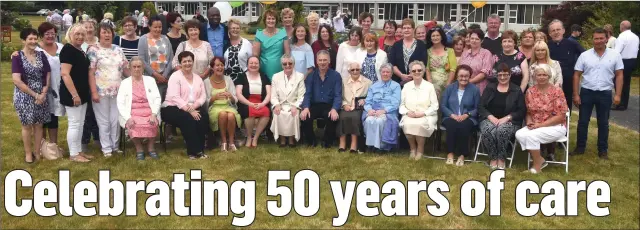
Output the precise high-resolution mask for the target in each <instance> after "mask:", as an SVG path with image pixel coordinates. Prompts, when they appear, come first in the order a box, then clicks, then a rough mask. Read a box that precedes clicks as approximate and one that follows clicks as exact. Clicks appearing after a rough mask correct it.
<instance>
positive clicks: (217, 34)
mask: <svg viewBox="0 0 640 230" xmlns="http://www.w3.org/2000/svg"><path fill="white" fill-rule="evenodd" d="M207 19H208V20H209V23H206V24H203V25H202V26H201V27H200V40H202V41H207V42H209V44H210V45H211V49H212V50H213V55H215V56H216V57H223V56H224V51H225V50H226V49H227V48H228V47H229V44H230V42H229V34H228V33H227V26H226V25H224V24H222V23H220V10H219V9H218V8H217V7H215V6H213V7H211V8H209V10H207Z"/></svg>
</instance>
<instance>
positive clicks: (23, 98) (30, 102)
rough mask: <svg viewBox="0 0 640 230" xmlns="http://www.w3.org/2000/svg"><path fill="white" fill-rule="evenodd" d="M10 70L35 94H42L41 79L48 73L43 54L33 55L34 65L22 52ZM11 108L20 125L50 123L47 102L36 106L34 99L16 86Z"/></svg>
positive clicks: (47, 65) (47, 63) (47, 64)
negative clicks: (14, 111)
mask: <svg viewBox="0 0 640 230" xmlns="http://www.w3.org/2000/svg"><path fill="white" fill-rule="evenodd" d="M14 59H17V61H16V60H13V63H12V66H11V69H12V71H11V72H13V73H21V74H22V77H21V78H22V81H23V82H24V84H26V85H27V87H29V89H31V90H33V91H34V92H36V93H38V94H39V93H42V90H43V88H44V84H43V82H42V77H43V75H44V74H45V73H46V72H50V71H51V69H50V67H49V62H47V59H46V57H45V55H44V53H43V52H36V53H35V60H34V63H31V62H29V61H28V60H27V57H26V56H25V55H24V53H23V52H22V51H20V52H19V55H18V56H17V57H14ZM13 106H14V107H15V109H16V112H17V113H18V118H19V119H20V123H21V124H22V125H33V124H44V123H48V122H49V121H51V114H50V113H49V106H48V102H47V100H44V103H42V104H40V105H36V99H35V98H34V97H32V96H31V95H29V94H27V93H25V92H22V90H20V89H19V88H18V87H17V86H14V90H13Z"/></svg>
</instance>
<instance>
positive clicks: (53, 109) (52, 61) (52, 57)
mask: <svg viewBox="0 0 640 230" xmlns="http://www.w3.org/2000/svg"><path fill="white" fill-rule="evenodd" d="M38 34H40V38H41V40H40V42H39V43H38V47H36V51H41V52H44V54H45V55H46V57H47V62H48V63H49V67H50V69H51V77H50V79H51V80H49V94H47V104H48V105H49V113H50V114H51V121H50V122H47V123H44V125H43V127H44V128H46V129H47V131H48V132H49V143H53V144H55V145H56V146H57V145H58V117H60V116H62V115H64V114H65V111H64V106H63V105H62V104H60V80H61V78H60V51H62V44H60V43H57V42H56V34H57V32H56V27H55V26H54V25H53V24H51V23H50V22H43V23H42V24H40V26H38ZM45 136H46V133H43V138H44V137H45ZM58 151H59V153H60V154H62V150H61V149H60V147H58Z"/></svg>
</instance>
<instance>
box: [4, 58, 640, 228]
mask: <svg viewBox="0 0 640 230" xmlns="http://www.w3.org/2000/svg"><path fill="white" fill-rule="evenodd" d="M1 67H2V72H1V73H2V75H1V81H2V83H3V84H2V86H1V90H2V91H1V95H2V99H1V101H2V107H3V113H2V149H1V150H2V163H1V164H2V170H1V171H0V175H1V176H2V178H4V177H5V176H6V175H7V173H8V172H9V171H11V170H14V169H25V170H28V171H29V172H30V173H31V175H32V177H33V178H34V180H35V181H34V183H35V182H36V181H40V180H51V181H54V182H57V181H58V173H57V171H58V170H61V169H69V170H71V184H74V183H75V182H78V181H80V180H93V181H97V180H98V170H99V169H109V170H111V179H112V180H146V181H151V180H154V179H157V180H164V181H170V180H172V174H173V173H188V172H189V170H190V169H202V170H203V171H202V178H203V179H206V180H225V181H227V182H229V184H231V182H232V181H234V180H255V181H256V189H257V190H256V219H255V221H254V223H253V224H252V225H251V227H254V228H330V227H331V221H332V218H333V217H334V216H337V211H336V208H335V205H334V202H333V199H332V193H331V189H330V187H329V183H328V181H329V180H342V181H345V180H357V181H364V180H374V181H377V182H378V183H379V184H382V183H384V182H385V181H389V180H399V181H402V182H406V181H408V180H426V181H427V182H431V181H434V180H444V181H446V182H447V183H448V184H449V186H450V191H451V192H449V193H445V196H447V198H448V200H449V201H450V205H451V208H450V211H449V213H448V214H447V215H446V216H444V217H441V218H434V217H432V216H430V215H429V214H428V213H427V212H426V208H425V205H427V204H431V203H433V202H432V201H431V200H430V199H429V198H428V197H427V196H426V194H425V193H421V194H420V196H421V199H420V206H419V207H420V215H419V216H417V217H395V218H392V217H384V216H378V217H362V216H360V215H358V214H357V212H356V209H355V202H353V204H352V205H353V207H352V208H351V215H350V217H349V220H348V222H347V224H346V225H344V226H343V227H345V228H388V229H396V228H637V227H638V224H639V220H640V218H639V216H638V214H639V206H638V198H639V197H638V195H639V194H638V186H639V184H638V176H639V173H638V165H639V164H640V162H639V158H638V149H639V147H640V146H639V138H638V133H637V132H634V131H630V130H628V129H624V128H620V127H618V126H615V125H612V127H611V129H612V130H611V132H610V135H611V137H610V138H609V140H610V143H609V144H610V153H609V154H610V158H611V160H609V161H601V160H598V158H597V156H596V144H595V143H596V132H597V131H596V126H595V125H596V123H595V121H592V122H591V126H590V130H589V148H588V150H587V153H586V154H585V155H582V156H577V157H571V165H570V167H569V170H570V171H569V174H565V171H564V167H558V166H549V167H548V168H546V169H545V170H544V173H543V174H540V175H531V174H528V173H524V172H523V171H524V170H525V169H526V163H525V159H526V155H525V154H524V153H522V152H519V153H517V154H516V162H514V166H513V168H511V169H507V170H506V178H505V179H504V182H505V189H504V191H502V216H501V217H491V216H489V215H488V208H487V210H486V211H485V213H484V214H483V215H481V216H479V217H476V218H471V217H467V216H465V215H464V214H463V213H462V212H461V210H460V208H459V204H460V192H459V191H460V185H461V184H462V183H464V182H465V181H468V180H479V181H482V182H485V181H487V180H488V175H489V173H490V170H489V169H488V168H487V167H485V166H484V165H483V164H481V163H471V164H468V165H465V166H464V167H456V166H449V165H445V164H444V161H442V160H433V159H424V160H420V161H414V160H409V159H408V158H407V155H408V153H402V154H390V155H372V154H364V155H353V154H347V153H343V154H341V153H338V152H337V151H336V149H331V150H325V149H320V148H317V149H312V148H304V147H299V148H297V149H295V150H281V149H279V148H278V147H277V146H276V145H274V144H262V145H261V146H260V147H258V149H256V150H249V149H246V148H241V149H240V150H239V151H238V152H236V153H221V152H220V151H218V150H215V151H210V152H208V154H209V156H210V158H209V159H206V160H197V161H191V160H189V159H188V158H187V157H186V156H185V155H186V154H185V148H184V147H183V146H182V145H181V144H175V143H181V141H180V140H178V141H174V144H171V145H169V148H168V152H167V153H166V154H164V153H162V152H161V158H160V160H149V159H147V160H146V161H142V162H139V161H136V160H135V156H134V152H133V148H132V145H131V144H129V145H128V148H127V155H126V156H124V157H123V156H119V155H118V156H114V157H111V158H109V159H105V158H103V157H102V156H101V155H100V154H99V148H97V147H96V146H92V147H91V150H90V153H91V154H93V155H95V156H98V157H97V160H94V161H93V162H91V163H87V164H80V163H73V162H71V161H69V160H67V158H65V159H60V160H57V161H41V162H37V163H35V164H32V165H27V164H26V163H24V153H23V148H22V140H21V136H20V123H19V121H18V118H17V116H16V113H15V112H14V109H13V104H12V95H13V86H12V84H11V79H10V64H9V63H6V62H5V63H2V64H1ZM572 118H573V119H572V124H571V135H573V136H572V138H571V146H573V145H574V143H575V128H576V127H575V125H576V121H577V115H576V114H574V115H573V117H572ZM66 121H67V119H66V118H62V119H60V134H59V137H60V140H61V141H60V145H61V146H62V147H63V148H64V149H67V143H66V127H67V122H66ZM428 149H430V148H428ZM441 155H442V154H441ZM303 169H312V170H314V171H315V172H317V173H318V174H319V175H320V191H321V192H320V211H319V212H318V214H316V215H315V216H313V217H301V216H298V215H297V214H294V213H293V212H292V213H290V214H289V215H288V216H287V217H285V218H278V217H272V216H270V215H269V214H268V212H267V208H266V205H265V204H266V201H267V200H273V199H274V198H268V197H267V196H266V187H267V171H268V170H291V171H292V173H295V172H297V171H299V170H303ZM187 177H188V175H187ZM522 180H533V181H535V182H538V183H540V184H541V183H542V182H544V181H548V180H558V181H561V182H563V183H566V181H568V180H586V181H587V183H589V182H591V181H594V180H604V181H607V182H608V183H609V185H610V186H611V193H612V198H611V203H610V204H609V205H608V206H609V208H610V211H611V214H610V215H609V216H607V217H601V218H594V217H592V216H590V215H589V213H588V212H587V209H586V195H585V193H584V192H583V193H580V195H579V202H578V204H579V208H578V212H579V216H577V217H544V216H543V215H541V214H538V215H536V216H534V217H522V216H520V215H519V214H518V213H517V212H516V211H515V186H516V185H517V183H518V182H520V181H522ZM286 184H288V185H291V183H290V182H288V183H286ZM3 186H4V185H3ZM3 191H4V190H3ZM18 194H19V195H18V197H19V199H20V198H27V197H32V195H31V194H32V188H30V189H28V188H22V189H19V190H18ZM146 197H148V196H147V195H145V194H143V193H140V194H138V215H139V216H137V217H127V216H125V215H121V216H119V217H93V218H91V219H87V218H83V217H79V216H73V217H61V216H57V217H53V218H51V217H49V218H45V217H39V216H37V215H35V213H34V212H32V213H30V214H29V215H27V216H25V217H19V218H17V217H12V216H10V215H8V214H7V213H6V211H5V210H4V205H3V206H2V209H0V210H2V214H1V218H2V220H3V221H2V223H1V224H0V228H2V229H15V228H64V229H71V228H108V229H115V228H163V229H165V228H231V227H233V226H231V217H188V218H184V217H177V216H175V215H172V216H169V217H154V218H152V217H149V216H147V215H146V214H145V213H144V206H145V204H144V199H145V198H146ZM186 197H189V195H186ZM383 197H384V195H383ZM540 199H542V196H541V195H533V196H531V197H530V198H529V200H530V201H536V202H537V201H539V200H540ZM187 203H188V202H187ZM487 203H488V202H487ZM88 206H96V205H95V204H89V205H88ZM172 206H173V204H172ZM373 207H378V205H377V204H374V205H373ZM171 210H173V209H171ZM230 213H231V212H230ZM172 214H173V211H172Z"/></svg>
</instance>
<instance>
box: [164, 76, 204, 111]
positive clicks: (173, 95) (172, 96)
mask: <svg viewBox="0 0 640 230" xmlns="http://www.w3.org/2000/svg"><path fill="white" fill-rule="evenodd" d="M192 75H193V81H192V84H191V85H192V86H193V93H194V96H193V98H194V101H193V104H192V106H191V107H192V108H194V109H197V108H200V106H202V105H204V103H205V99H206V95H205V94H206V91H205V88H204V83H203V81H202V78H200V76H198V75H197V74H195V73H192ZM168 85H169V87H168V88H167V96H166V97H165V100H164V103H162V107H167V106H177V107H178V108H179V109H182V108H183V107H185V106H186V105H187V104H188V103H189V91H190V90H189V82H187V79H186V78H185V77H184V74H183V72H182V71H181V70H180V71H176V72H174V73H173V74H171V77H170V78H169V84H168Z"/></svg>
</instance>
